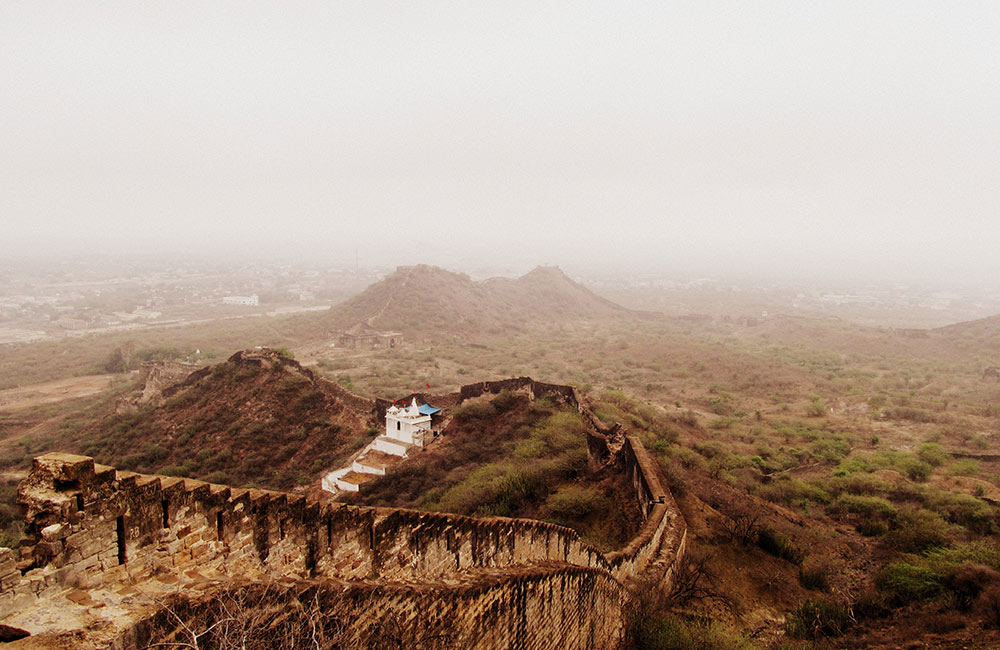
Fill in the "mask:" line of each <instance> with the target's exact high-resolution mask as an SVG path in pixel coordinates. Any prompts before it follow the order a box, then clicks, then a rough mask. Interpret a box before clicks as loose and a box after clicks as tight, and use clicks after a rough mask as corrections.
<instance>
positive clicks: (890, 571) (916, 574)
mask: <svg viewBox="0 0 1000 650" xmlns="http://www.w3.org/2000/svg"><path fill="white" fill-rule="evenodd" d="M943 578H944V576H942V575H941V573H940V571H939V570H938V569H937V568H936V567H933V566H931V565H929V564H928V563H926V562H920V561H916V562H913V561H902V562H893V563H891V564H889V565H887V566H886V567H884V568H883V569H882V570H881V571H880V572H879V573H878V575H877V576H876V578H875V584H876V585H878V587H879V589H881V590H882V591H884V592H886V593H887V594H888V595H889V596H890V597H891V598H892V600H893V602H895V603H897V604H901V605H903V604H906V603H910V602H913V601H915V600H921V599H924V598H930V597H932V596H936V595H938V594H940V593H941V592H942V591H944V581H943Z"/></svg>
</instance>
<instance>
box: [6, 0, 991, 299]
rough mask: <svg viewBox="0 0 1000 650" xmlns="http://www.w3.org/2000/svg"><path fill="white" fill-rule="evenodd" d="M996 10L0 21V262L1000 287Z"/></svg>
mask: <svg viewBox="0 0 1000 650" xmlns="http://www.w3.org/2000/svg"><path fill="white" fill-rule="evenodd" d="M998 199H1000V3H998V2H995V0H994V1H990V2H972V1H962V2H939V3H928V2H917V1H914V0H905V1H900V2H873V1H871V0H867V1H865V2H856V3H852V2H844V1H839V0H838V1H837V2H801V0H798V1H794V2H788V3H774V2H704V1H698V2H690V3H674V2H666V1H664V0H659V1H657V2H631V3H630V2H605V3H600V4H589V3H582V2H565V3H549V2H539V1H537V0H532V1H531V2H524V3H520V2H512V1H509V0H508V1H505V2H497V3H483V2H468V1H464V2H455V3H445V2H434V1H430V0H428V1H425V2H400V3H387V2H373V1H371V0H365V1H361V2H317V3H298V2H289V1H282V2H270V3H251V2H246V1H240V2H231V3H229V2H217V1H208V2H206V1H204V0H199V1H197V2H184V1H181V0H170V1H169V2H162V3H159V2H152V1H148V0H144V1H143V2H134V1H130V2H123V3H114V2H105V1H102V2H70V3H56V2H39V1H38V0H29V1H27V2H14V1H12V0H4V1H3V2H0V220H2V224H3V229H2V230H3V232H2V238H0V252H3V253H4V254H6V255H11V254H20V255H25V254H27V255H35V254H38V255H42V254H46V253H52V252H57V253H60V254H64V253H65V254H68V253H72V252H75V251H81V250H83V251H92V252H98V253H101V254H104V253H108V254H115V253H118V252H120V251H126V250H131V251H142V252H145V251H151V252H156V251H163V252H172V251H194V252H197V253H199V254H201V253H208V252H213V251H220V252H226V253H232V252H233V251H244V252H246V253H247V254H248V255H249V254H260V253H261V251H266V252H267V253H274V254H278V255H288V256H302V257H307V256H316V255H320V254H323V255H328V256H330V257H331V258H333V257H349V258H350V259H351V260H352V261H353V257H354V251H355V250H358V252H359V254H360V256H361V257H362V260H363V261H370V262H374V263H389V262H393V261H399V262H401V263H410V262H417V261H427V262H430V263H436V264H441V265H444V266H447V267H450V268H456V269H460V268H461V267H462V266H463V265H466V264H468V263H472V262H481V261H482V260H484V259H485V260H492V259H496V260H498V261H502V262H507V263H514V264H524V265H526V266H530V265H532V264H534V263H543V262H548V263H558V264H562V265H564V266H566V267H569V268H579V267H580V266H582V265H585V264H587V263H589V260H592V259H596V260H599V261H600V263H601V264H603V265H605V266H607V267H609V268H618V269H634V270H647V269H665V270H676V269H698V270H701V269H712V268H718V269H721V270H723V271H727V272H740V273H744V272H745V273H748V274H752V273H771V272H779V273H789V274H803V275H824V274H828V275H835V274H844V273H847V274H858V273H863V274H870V275H878V274H885V275H888V276H891V277H894V278H896V277H898V278H907V277H914V278H918V277H919V278H926V277H932V278H933V277H953V278H956V279H958V280H963V281H966V282H967V281H970V280H972V281H974V280H975V279H976V278H989V279H994V280H995V279H996V278H997V277H998V276H1000V254H998V250H1000V210H998V207H1000V200H998Z"/></svg>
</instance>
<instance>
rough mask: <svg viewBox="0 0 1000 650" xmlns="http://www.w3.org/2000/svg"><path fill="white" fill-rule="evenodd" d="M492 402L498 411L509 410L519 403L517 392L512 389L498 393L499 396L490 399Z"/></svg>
mask: <svg viewBox="0 0 1000 650" xmlns="http://www.w3.org/2000/svg"><path fill="white" fill-rule="evenodd" d="M490 404H492V405H493V408H495V409H496V410H497V412H498V413H503V412H505V411H509V410H510V409H511V408H513V407H514V405H515V404H517V393H515V392H514V391H511V390H504V391H500V392H499V393H497V396H496V397H494V398H493V399H491V400H490Z"/></svg>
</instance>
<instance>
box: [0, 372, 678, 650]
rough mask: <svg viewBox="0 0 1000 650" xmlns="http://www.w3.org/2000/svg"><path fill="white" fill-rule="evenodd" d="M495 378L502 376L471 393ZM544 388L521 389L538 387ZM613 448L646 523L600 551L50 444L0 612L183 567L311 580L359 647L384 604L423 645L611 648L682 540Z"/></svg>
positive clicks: (529, 523) (494, 526) (555, 538)
mask: <svg viewBox="0 0 1000 650" xmlns="http://www.w3.org/2000/svg"><path fill="white" fill-rule="evenodd" d="M515 381H517V380H515ZM529 381H530V380H529ZM495 385H500V386H503V385H504V384H503V382H488V383H487V384H485V385H484V384H476V385H474V386H475V387H476V388H472V389H470V390H469V391H468V392H469V394H470V395H471V394H472V393H475V392H477V391H479V390H480V388H479V387H482V392H487V391H488V392H493V390H492V389H493V388H494V387H495ZM466 388H469V387H466ZM466 388H463V396H464V395H465V393H466ZM550 388H551V387H550V385H547V384H538V383H536V382H532V386H531V390H533V391H536V395H537V394H538V393H544V392H545V391H548V390H549V389H550ZM556 388H559V389H560V391H557V392H559V394H560V395H561V396H563V397H564V398H566V399H570V398H572V399H573V400H574V401H576V400H577V396H576V395H575V391H574V392H573V393H571V394H565V391H564V390H563V389H565V388H568V387H556ZM498 390H504V388H499V389H498ZM482 392H481V393H480V394H482ZM618 457H619V458H620V461H621V462H622V464H623V465H624V471H625V472H626V473H627V474H628V476H629V477H630V479H631V482H632V484H633V485H634V487H635V495H636V498H637V499H638V503H639V506H640V508H641V510H642V512H643V514H644V516H645V517H646V520H645V523H644V526H643V528H642V529H641V530H640V532H639V533H638V534H637V535H636V537H635V538H634V539H633V540H631V541H630V543H629V544H628V545H626V547H625V548H623V549H621V550H619V551H616V552H613V553H606V554H605V553H601V552H600V551H598V550H597V549H595V548H593V547H591V546H589V545H587V544H585V543H584V542H582V541H581V540H580V538H579V536H578V534H577V533H576V532H575V531H573V530H571V529H568V528H564V527H561V526H557V525H553V524H549V523H545V522H540V521H534V520H525V519H507V518H498V517H488V518H479V517H465V516H460V515H451V514H441V513H430V512H422V511H413V510H401V509H388V508H369V507H356V506H348V505H344V504H340V503H336V502H330V501H324V502H318V501H313V500H310V499H307V498H305V497H303V496H300V495H292V494H287V493H279V492H271V491H266V490H256V489H238V488H232V487H228V486H222V485H214V484H209V483H204V482H200V481H195V480H189V479H182V478H176V477H164V476H148V475H139V474H135V473H132V472H125V471H118V470H115V469H114V468H111V467H105V466H101V465H97V464H95V463H94V461H93V459H91V458H87V457H84V456H74V455H70V454H58V453H57V454H47V455H45V456H41V457H39V458H36V459H35V463H34V467H33V469H32V472H31V473H30V475H29V477H28V478H27V479H25V481H24V482H23V483H22V484H21V487H20V491H19V499H20V502H21V504H22V506H23V507H24V509H25V516H26V521H27V534H26V539H25V540H24V542H23V544H22V546H21V547H20V548H19V549H17V551H13V550H10V549H0V620H3V619H4V617H8V616H12V617H13V618H14V619H17V616H16V615H15V614H16V613H17V612H23V611H25V610H26V609H27V608H31V607H41V606H44V605H45V603H46V602H47V601H50V600H57V599H59V598H62V597H65V594H66V593H67V592H68V591H71V590H76V591H80V590H84V591H86V590H100V589H107V588H109V587H110V586H112V585H115V586H118V585H136V584H141V583H142V582H143V581H147V580H150V579H153V578H157V577H162V576H164V575H170V574H177V575H183V574H184V572H185V571H189V570H190V569H191V568H192V567H196V568H198V569H199V570H204V569H209V568H210V569H213V570H215V571H217V572H218V574H219V575H223V576H232V577H233V578H234V579H235V578H236V577H239V578H240V579H242V580H249V581H251V582H253V581H257V582H258V583H260V582H261V581H265V580H272V579H280V580H285V581H289V580H290V581H293V582H295V583H297V584H301V585H306V587H303V589H304V588H309V589H314V590H315V589H319V590H320V591H322V592H323V593H324V594H326V596H325V597H326V598H328V599H332V600H331V605H330V606H329V608H328V611H329V612H330V613H331V615H334V614H336V615H339V616H341V617H343V620H346V621H350V628H349V630H348V633H349V634H350V636H351V638H352V639H354V641H355V642H356V643H359V644H360V643H363V639H364V638H366V636H365V635H371V634H372V633H373V632H372V630H373V627H372V626H376V627H377V624H378V621H379V620H380V616H382V614H380V612H382V613H383V614H385V615H388V614H390V613H391V615H392V616H393V617H395V620H399V621H401V623H400V624H401V625H402V626H403V628H405V630H406V631H407V634H409V635H411V636H412V638H418V637H419V638H423V639H428V640H431V641H428V643H426V644H425V645H424V646H421V647H442V648H444V647H468V648H493V647H499V648H516V649H522V648H524V649H534V648H538V649H541V648H547V647H554V646H553V645H552V643H553V640H554V639H560V640H561V641H560V642H559V645H560V647H565V648H580V649H584V648H588V649H605V648H607V649H612V648H617V647H620V645H621V643H622V642H623V641H622V639H623V638H624V635H625V631H626V627H627V619H628V614H627V609H628V602H629V600H630V598H631V596H630V588H631V587H632V586H633V585H634V584H635V583H636V582H637V581H641V582H642V583H643V584H655V583H661V584H662V583H669V581H670V580H671V579H672V576H673V573H674V570H675V568H676V565H677V563H678V562H679V561H680V559H681V557H682V556H683V553H684V548H685V539H686V526H685V523H684V519H683V517H682V516H681V513H680V511H679V510H678V508H677V506H676V504H675V503H674V501H673V499H672V498H671V496H670V494H669V492H668V491H667V490H666V489H665V488H664V487H663V484H662V482H661V480H660V476H659V470H658V468H657V467H656V464H655V461H653V459H651V458H650V457H649V455H648V453H647V452H646V450H645V449H644V448H643V446H642V444H641V442H640V441H639V440H638V439H637V438H635V437H631V436H630V437H627V438H625V440H624V444H623V445H622V447H621V450H620V453H619V455H618ZM157 579H160V578H157ZM225 582H226V581H224V580H223V581H221V582H220V583H219V585H218V587H217V589H218V590H224V589H225V588H226V585H225ZM300 592H301V589H299V591H298V592H296V593H300ZM362 595H363V596H364V598H365V599H366V601H365V602H366V604H365V605H364V607H363V608H361V609H357V607H358V605H357V603H358V598H361V597H362ZM431 605H433V607H431ZM352 608H353V609H352ZM428 612H433V616H431V615H428ZM162 620H163V619H162V617H161V618H156V617H150V616H146V617H140V618H139V619H137V620H133V621H130V622H129V625H128V626H126V627H124V628H121V629H120V630H119V637H118V641H116V645H117V646H118V647H121V648H137V647H142V645H139V644H140V643H141V642H148V639H150V638H154V637H155V636H156V635H163V634H169V633H170V631H169V630H166V629H161V628H159V627H157V625H158V624H156V623H155V622H156V621H161V622H162ZM15 622H16V621H15ZM168 623H169V621H168ZM116 624H117V625H118V626H119V627H121V625H122V624H121V623H120V622H118V623H116ZM29 631H33V632H44V630H29ZM433 639H440V640H441V641H440V643H438V642H437V641H433ZM144 640H145V641H144ZM26 641H27V640H25V642H26ZM446 641H447V642H446ZM18 643H24V642H18ZM13 647H19V646H17V645H14V646H13ZM24 647H44V646H41V645H37V646H24ZM80 647H87V646H80ZM95 647H96V646H95Z"/></svg>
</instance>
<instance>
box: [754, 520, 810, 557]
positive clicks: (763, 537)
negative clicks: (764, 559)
mask: <svg viewBox="0 0 1000 650" xmlns="http://www.w3.org/2000/svg"><path fill="white" fill-rule="evenodd" d="M757 546H759V547H760V548H761V549H763V550H764V551H765V552H767V553H770V554H771V555H773V556H775V557H780V558H781V559H783V560H788V561H789V562H791V563H792V564H801V563H802V558H803V555H804V554H803V553H802V551H801V550H799V549H798V548H797V547H796V546H795V545H794V544H793V543H792V541H791V540H790V539H789V538H788V536H787V535H785V534H783V533H780V532H778V531H776V530H774V529H773V528H768V527H766V526H765V527H763V528H761V529H760V532H759V533H757Z"/></svg>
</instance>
